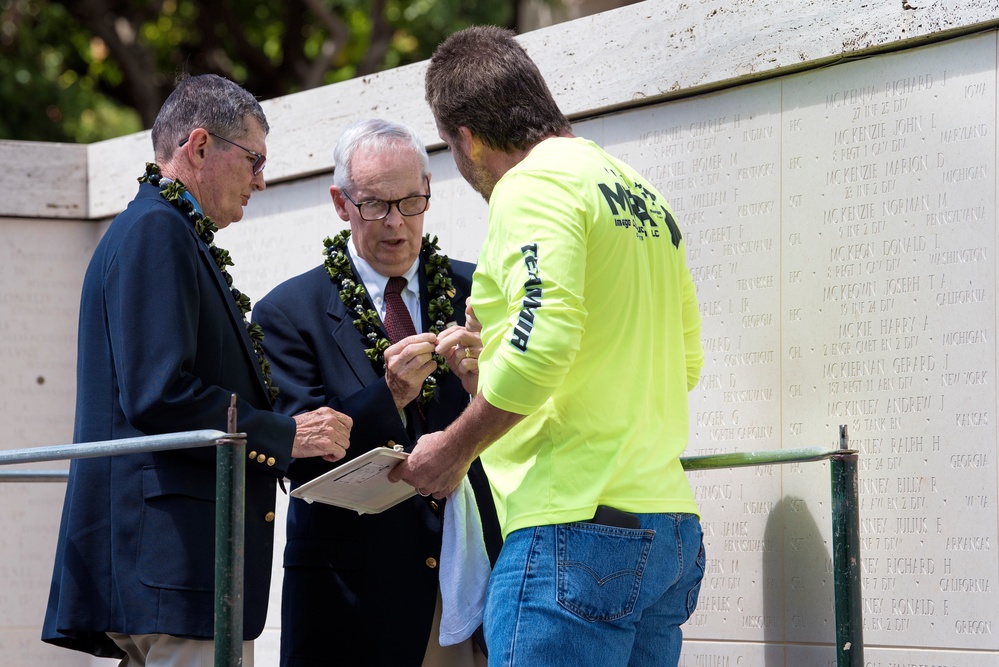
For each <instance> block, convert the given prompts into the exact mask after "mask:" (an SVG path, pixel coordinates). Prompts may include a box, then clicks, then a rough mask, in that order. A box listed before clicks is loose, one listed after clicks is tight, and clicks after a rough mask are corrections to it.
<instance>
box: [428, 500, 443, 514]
mask: <svg viewBox="0 0 999 667" xmlns="http://www.w3.org/2000/svg"><path fill="white" fill-rule="evenodd" d="M440 507H441V506H440V505H438V504H437V501H436V500H431V501H430V509H432V510H433V511H435V512H436V511H437V510H439V509H440Z"/></svg>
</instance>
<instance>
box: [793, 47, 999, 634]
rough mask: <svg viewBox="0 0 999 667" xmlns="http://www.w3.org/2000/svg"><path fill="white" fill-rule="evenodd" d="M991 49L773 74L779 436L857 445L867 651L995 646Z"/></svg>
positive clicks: (921, 53)
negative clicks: (845, 431) (846, 436)
mask: <svg viewBox="0 0 999 667" xmlns="http://www.w3.org/2000/svg"><path fill="white" fill-rule="evenodd" d="M994 46H995V44H994V40H982V39H968V40H960V41H955V42H953V43H951V44H948V45H947V46H944V47H939V48H936V49H933V50H929V49H922V50H912V51H908V52H906V54H905V55H904V56H902V55H895V56H886V57H882V58H879V59H877V60H876V61H858V62H855V63H849V64H845V65H842V66H839V67H834V68H830V69H827V70H821V71H817V72H814V73H809V74H805V75H799V76H795V77H788V78H787V79H785V80H784V83H783V98H784V114H783V118H782V128H783V132H784V141H783V146H784V152H783V156H782V158H783V167H784V176H783V190H784V196H783V201H782V203H783V210H782V227H783V231H782V240H783V244H784V245H783V247H782V255H783V258H784V259H783V263H784V270H783V278H784V285H783V304H782V308H783V309H784V312H783V316H784V322H785V326H784V332H783V338H784V342H783V344H782V349H784V351H785V355H786V356H785V360H784V366H783V367H784V375H783V382H784V384H785V385H787V386H799V387H800V388H801V390H800V391H798V392H789V393H788V399H787V401H786V404H785V414H786V415H803V416H804V421H800V420H799V419H798V418H797V417H796V418H794V420H795V422H799V421H800V423H801V427H800V429H799V428H797V427H796V426H793V425H791V424H788V426H789V427H790V428H789V429H788V430H787V431H785V433H786V437H785V439H784V446H804V445H806V444H811V443H815V442H817V441H821V440H823V439H824V437H825V436H826V434H827V433H828V432H829V430H830V429H832V428H833V427H834V426H835V425H836V424H840V423H843V424H847V425H848V427H849V432H850V436H851V443H852V445H853V447H855V448H857V449H859V450H860V451H861V457H860V493H861V526H860V531H861V540H862V545H861V547H862V555H863V558H862V576H863V591H864V601H863V612H864V633H865V639H866V640H867V641H869V642H871V643H875V644H877V643H883V644H892V645H899V644H901V645H911V646H949V647H960V648H986V647H995V646H997V639H996V637H995V631H999V625H997V621H999V615H997V610H996V607H995V605H994V604H992V602H991V601H992V600H993V599H994V596H995V586H996V583H997V582H996V579H995V577H996V555H995V551H994V547H995V544H996V512H995V503H996V470H995V451H996V449H995V446H996V441H995V440H996V439H995V427H994V419H995V417H994V413H995V401H996V393H995V389H994V387H995V378H994V372H995V365H994V360H993V353H994V337H995V321H996V319H995V317H996V313H995V287H994V286H995V267H994V258H995V247H996V244H995V229H994V227H995V220H994V219H993V211H994V210H995V201H994V198H995V183H996V182H995V167H996V154H995V139H994V137H995V117H996V109H995V69H994V67H995V50H994ZM786 421H788V422H790V421H791V420H790V419H787V420H786ZM789 488H790V489H791V490H794V485H793V482H792V483H791V485H790V487H789Z"/></svg>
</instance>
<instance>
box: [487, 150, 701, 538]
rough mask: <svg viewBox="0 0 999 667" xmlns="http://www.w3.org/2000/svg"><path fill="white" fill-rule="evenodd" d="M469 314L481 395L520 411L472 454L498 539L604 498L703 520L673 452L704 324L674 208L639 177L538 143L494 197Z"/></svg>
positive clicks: (680, 445) (584, 511)
mask: <svg viewBox="0 0 999 667" xmlns="http://www.w3.org/2000/svg"><path fill="white" fill-rule="evenodd" d="M472 306H473V308H474V310H475V313H476V315H477V316H478V318H479V320H480V321H481V322H482V324H483V331H482V341H483V346H484V349H483V352H482V355H481V357H480V361H479V369H480V370H479V372H480V376H479V389H480V391H481V392H482V393H483V395H484V398H486V400H488V402H489V403H490V404H492V405H494V406H495V407H498V408H501V409H503V410H506V411H509V412H514V413H517V414H523V415H527V417H526V418H525V419H524V420H523V421H521V422H520V423H519V424H518V425H517V426H516V427H514V428H513V429H512V430H511V431H509V432H508V433H507V434H506V435H504V436H503V437H502V438H501V439H499V440H497V441H496V442H495V443H493V445H492V446H490V447H489V448H488V449H487V450H486V451H485V452H483V454H482V455H481V459H482V462H483V465H484V466H485V468H486V471H487V473H488V475H489V478H490V481H491V483H492V484H493V492H494V496H495V498H496V501H497V509H498V512H499V518H500V523H501V525H502V528H503V534H504V535H507V534H509V533H510V532H512V531H514V530H517V529H519V528H524V527H528V526H535V525H547V524H552V523H564V522H569V521H579V520H584V519H588V518H591V517H592V516H593V513H594V510H595V508H596V506H597V505H599V504H603V505H611V506H613V507H616V508H618V509H621V510H625V511H630V512H688V513H694V514H697V513H698V508H697V504H696V503H695V501H694V497H693V493H692V491H691V488H690V485H689V483H688V482H687V478H686V476H685V474H684V472H683V469H682V467H681V465H680V461H679V457H680V454H681V453H682V452H683V450H684V449H685V448H686V445H687V435H688V433H687V432H688V403H687V392H688V391H689V390H690V389H692V388H693V387H694V385H695V384H696V383H697V380H698V378H699V376H700V371H701V366H702V365H703V361H704V353H703V349H702V347H701V340H700V332H701V318H700V313H699V311H698V307H697V300H696V295H695V292H694V283H693V281H692V279H691V276H690V273H689V271H688V269H687V262H686V248H685V245H684V243H683V241H682V239H681V236H680V232H679V230H678V228H677V226H676V223H675V221H674V218H673V215H672V212H671V211H670V209H669V205H668V204H667V202H666V201H665V199H664V198H663V197H662V195H660V194H659V193H658V192H656V190H655V189H654V188H653V187H652V186H651V185H650V184H649V183H648V182H647V181H645V180H644V179H643V178H642V177H641V176H640V175H639V174H638V173H637V172H636V171H635V170H634V169H632V168H631V167H629V166H628V165H626V164H624V163H622V162H620V161H619V160H617V159H615V158H613V157H611V156H610V155H609V154H607V153H606V152H605V151H603V150H602V149H601V148H600V147H598V146H597V145H596V144H594V143H593V142H590V141H587V140H585V139H580V138H553V139H548V140H546V141H543V142H541V143H540V144H538V145H537V146H536V147H535V148H534V149H533V150H532V151H531V153H530V154H529V155H528V157H527V158H526V159H524V160H523V161H521V162H520V163H519V164H518V165H516V166H515V167H514V168H513V169H511V170H510V171H508V172H507V173H506V174H505V175H504V176H503V177H502V178H501V179H500V181H499V182H498V183H497V184H496V186H495V188H494V190H493V193H492V196H491V198H490V206H489V229H488V232H487V236H486V240H485V244H484V245H483V248H482V253H481V255H480V258H479V262H478V267H477V269H476V272H475V277H474V283H473V288H472Z"/></svg>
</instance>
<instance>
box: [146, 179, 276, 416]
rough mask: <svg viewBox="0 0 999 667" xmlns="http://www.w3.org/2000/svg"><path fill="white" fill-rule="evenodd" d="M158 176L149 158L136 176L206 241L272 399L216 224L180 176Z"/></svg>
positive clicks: (253, 328) (267, 367)
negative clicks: (190, 195)
mask: <svg viewBox="0 0 999 667" xmlns="http://www.w3.org/2000/svg"><path fill="white" fill-rule="evenodd" d="M161 179H162V176H161V174H160V168H159V166H158V165H156V164H154V163H152V162H147V163H146V173H145V174H143V175H142V176H140V177H139V183H149V184H151V185H155V186H157V187H158V188H159V189H160V196H161V197H163V198H164V199H166V200H167V201H168V202H170V203H171V204H173V205H174V206H176V207H177V208H178V209H180V210H181V212H182V213H185V214H186V215H187V217H188V218H190V219H191V222H192V223H193V224H194V230H195V231H196V232H197V233H198V236H199V237H200V238H201V240H202V241H204V242H205V245H207V246H208V250H209V252H211V254H212V259H214V260H215V264H216V265H218V267H219V271H221V272H222V277H223V278H224V279H225V284H226V285H228V286H229V290H230V291H231V292H232V296H233V298H234V299H236V305H237V306H239V311H240V313H242V315H243V325H244V326H245V327H246V333H248V334H249V335H250V343H251V344H252V345H253V352H254V353H255V354H256V355H257V363H258V364H259V365H260V372H261V373H262V374H263V376H264V385H265V386H266V387H267V394H268V397H269V398H270V400H271V401H274V399H275V398H277V396H278V394H279V393H280V390H279V389H278V388H277V387H275V386H274V384H273V382H272V381H271V364H270V362H269V361H268V360H267V357H266V356H265V355H264V348H263V346H262V345H261V341H263V340H264V330H263V329H261V328H260V325H259V324H257V323H256V322H250V321H249V320H247V319H246V314H247V313H248V312H250V308H251V303H250V297H248V296H247V295H246V294H243V293H242V292H240V291H239V290H238V289H236V288H235V287H234V286H233V284H232V276H231V275H229V272H228V271H226V267H227V266H235V263H234V262H233V261H232V258H231V257H230V256H229V251H228V250H225V249H223V248H220V247H218V246H217V245H215V232H217V231H218V230H219V228H218V227H216V226H215V223H214V222H212V219H211V218H210V217H208V216H206V215H202V214H201V213H199V212H198V211H197V210H196V209H195V208H194V205H193V204H192V203H191V202H190V201H189V200H187V199H185V198H184V196H183V195H184V193H185V192H187V187H186V186H185V185H184V184H183V183H181V182H180V180H179V179H173V180H172V181H170V183H169V184H165V185H161V184H160V181H161Z"/></svg>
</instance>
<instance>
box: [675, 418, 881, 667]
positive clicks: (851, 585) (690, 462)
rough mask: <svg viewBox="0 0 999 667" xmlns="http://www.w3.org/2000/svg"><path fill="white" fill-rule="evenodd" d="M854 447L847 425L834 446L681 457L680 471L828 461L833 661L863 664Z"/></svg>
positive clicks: (843, 665) (853, 666) (840, 665)
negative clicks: (830, 505)
mask: <svg viewBox="0 0 999 667" xmlns="http://www.w3.org/2000/svg"><path fill="white" fill-rule="evenodd" d="M858 455H859V452H858V451H857V450H856V449H850V448H849V437H848V436H847V428H846V426H845V425H844V426H840V427H839V449H822V448H819V447H807V448H804V449H782V450H777V451H764V452H726V453H723V454H706V455H703V456H685V457H681V458H680V463H681V464H683V469H684V470H717V469H721V468H740V467H747V466H759V465H771V464H779V463H808V462H813V461H824V460H826V459H828V460H829V472H830V478H831V479H830V481H831V484H832V543H833V594H834V597H835V605H836V666H837V667H863V664H864V623H863V607H862V593H861V587H860V501H859V487H858V484H857V467H858V466H857V460H858Z"/></svg>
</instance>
